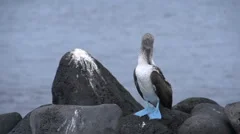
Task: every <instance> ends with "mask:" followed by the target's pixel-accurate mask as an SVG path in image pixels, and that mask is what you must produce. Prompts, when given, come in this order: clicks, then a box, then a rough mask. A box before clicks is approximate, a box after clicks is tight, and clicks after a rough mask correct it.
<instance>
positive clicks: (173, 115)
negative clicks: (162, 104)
mask: <svg viewBox="0 0 240 134" xmlns="http://www.w3.org/2000/svg"><path fill="white" fill-rule="evenodd" d="M161 111H162V114H163V118H162V119H161V120H160V122H162V123H163V124H164V125H166V126H168V128H169V129H171V130H172V131H173V133H177V130H178V128H179V126H180V125H182V123H183V122H184V121H185V120H186V119H188V118H189V117H190V114H188V113H184V112H182V111H178V110H169V109H167V108H164V109H163V110H161Z"/></svg>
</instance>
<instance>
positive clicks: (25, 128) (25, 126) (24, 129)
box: [8, 112, 32, 134]
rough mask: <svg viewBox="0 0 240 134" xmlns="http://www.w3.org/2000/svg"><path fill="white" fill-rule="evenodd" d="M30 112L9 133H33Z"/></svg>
mask: <svg viewBox="0 0 240 134" xmlns="http://www.w3.org/2000/svg"><path fill="white" fill-rule="evenodd" d="M30 114H31V112H30V113H28V114H27V115H26V116H25V117H24V118H23V119H22V120H21V121H20V122H19V123H18V124H17V125H16V126H15V127H14V128H13V129H12V130H11V131H10V132H9V133H8V134H32V131H31V128H30V125H29V124H30V122H29V118H30Z"/></svg>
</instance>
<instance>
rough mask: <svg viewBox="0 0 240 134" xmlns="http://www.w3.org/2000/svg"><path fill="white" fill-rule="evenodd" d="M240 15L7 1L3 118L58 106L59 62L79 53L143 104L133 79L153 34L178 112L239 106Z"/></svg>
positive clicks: (235, 6)
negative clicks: (180, 105)
mask: <svg viewBox="0 0 240 134" xmlns="http://www.w3.org/2000/svg"><path fill="white" fill-rule="evenodd" d="M239 12H240V1H239V0H228V1H226V0H195V1H192V0H184V1H179V0H171V1H168V0H158V1H157V0H155V1H153V0H151V1H146V0H134V1H128V0H114V1H109V0H101V1H100V0H99V1H97V0H96V1H89V0H81V1H79V0H69V1H66V0H38V1H37V0H21V1H19V0H11V1H10V0H1V1H0V63H1V64H0V114H1V113H6V112H13V111H16V112H19V113H21V114H22V115H25V114H27V113H28V112H29V111H31V110H33V109H34V108H36V107H38V106H40V105H42V104H47V103H51V97H52V95H51V86H52V82H53V79H54V76H55V73H56V69H57V67H58V63H59V60H60V58H61V56H62V55H63V54H64V53H66V52H67V51H70V50H72V49H74V48H81V49H84V50H86V51H88V52H89V53H90V54H92V56H94V57H95V58H96V59H98V60H99V61H100V62H101V63H102V64H103V65H104V66H105V67H107V68H108V69H109V70H110V71H111V72H112V74H113V75H114V76H115V77H116V78H117V79H118V80H119V81H120V82H121V83H122V84H123V85H124V86H125V87H126V88H127V89H128V90H129V92H130V93H131V94H132V95H133V96H134V97H135V98H136V99H137V100H138V101H141V102H142V100H141V98H140V97H139V95H138V94H137V91H136V88H135V86H134V82H133V76H132V74H133V69H134V68H135V66H136V64H137V56H138V53H139V49H140V44H141V37H142V35H143V34H144V33H147V32H150V33H152V34H153V35H154V37H155V44H154V45H155V46H154V47H155V50H154V60H155V62H156V64H157V65H158V66H159V67H160V68H161V69H162V71H163V73H164V75H165V77H166V78H167V80H168V81H169V82H170V83H171V84H172V86H173V99H174V100H173V103H174V104H176V103H177V102H179V101H180V100H182V99H185V98H187V97H192V96H202V97H208V98H211V99H214V100H215V101H217V102H218V103H219V104H221V105H223V106H224V105H226V104H228V103H231V102H235V101H239V100H240V82H239V80H240V70H239V68H240V53H239V51H240V26H239V24H240V18H239Z"/></svg>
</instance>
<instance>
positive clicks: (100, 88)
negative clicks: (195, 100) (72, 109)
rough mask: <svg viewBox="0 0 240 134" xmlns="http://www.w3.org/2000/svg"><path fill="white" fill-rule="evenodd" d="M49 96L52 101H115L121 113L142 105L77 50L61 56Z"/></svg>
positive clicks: (77, 102)
mask: <svg viewBox="0 0 240 134" xmlns="http://www.w3.org/2000/svg"><path fill="white" fill-rule="evenodd" d="M52 96H53V98H52V102H53V104H70V105H97V104H112V103H113V104H117V105H118V106H119V107H120V108H121V109H122V110H123V114H124V115H127V114H131V113H133V112H136V111H138V110H140V109H141V108H142V106H141V105H140V104H139V103H137V102H136V101H135V99H134V98H133V97H132V96H131V95H130V93H129V92H128V91H127V90H126V89H125V88H124V87H123V86H122V85H121V84H120V83H119V82H118V81H117V79H116V78H115V77H114V76H113V75H112V74H111V73H110V72H109V71H108V70H107V69H106V68H105V67H104V66H103V65H102V64H101V63H100V62H98V61H97V60H96V59H94V58H93V57H92V56H91V55H90V54H88V53H87V52H85V51H84V50H81V49H75V50H73V51H72V52H67V53H66V54H65V55H64V56H63V57H62V58H61V61H60V63H59V66H58V69H57V73H56V76H55V79H54V81H53V85H52Z"/></svg>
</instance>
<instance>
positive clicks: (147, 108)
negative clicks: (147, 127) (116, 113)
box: [134, 107, 154, 117]
mask: <svg viewBox="0 0 240 134" xmlns="http://www.w3.org/2000/svg"><path fill="white" fill-rule="evenodd" d="M153 110H154V108H151V107H146V108H144V109H143V110H140V111H138V112H136V113H135V114H134V115H136V116H139V117H142V116H144V115H147V114H149V113H151V112H153Z"/></svg>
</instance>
